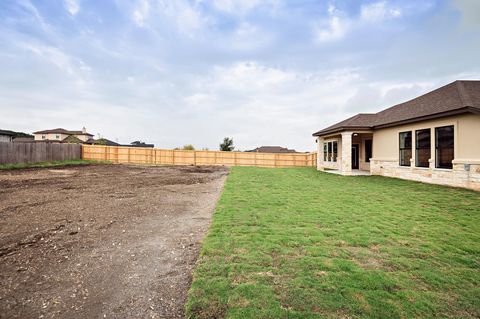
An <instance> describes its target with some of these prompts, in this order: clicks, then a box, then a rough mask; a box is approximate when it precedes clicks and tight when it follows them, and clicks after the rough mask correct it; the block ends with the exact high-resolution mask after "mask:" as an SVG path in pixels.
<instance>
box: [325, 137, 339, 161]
mask: <svg viewBox="0 0 480 319" xmlns="http://www.w3.org/2000/svg"><path fill="white" fill-rule="evenodd" d="M337 155H338V145H337V142H336V141H335V142H327V143H323V160H324V161H325V162H336V161H337Z"/></svg>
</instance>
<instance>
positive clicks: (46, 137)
mask: <svg viewBox="0 0 480 319" xmlns="http://www.w3.org/2000/svg"><path fill="white" fill-rule="evenodd" d="M34 136H35V141H63V140H64V139H66V138H67V137H69V136H70V135H68V134H60V133H59V134H57V133H48V134H34ZM74 136H75V137H77V138H78V139H80V140H82V141H84V142H86V141H87V140H88V139H89V138H90V137H91V136H90V135H84V134H74Z"/></svg>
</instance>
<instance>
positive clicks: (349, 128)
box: [312, 126, 373, 137]
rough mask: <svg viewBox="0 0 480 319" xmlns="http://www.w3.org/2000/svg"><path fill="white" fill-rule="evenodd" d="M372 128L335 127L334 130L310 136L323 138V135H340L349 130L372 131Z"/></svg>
mask: <svg viewBox="0 0 480 319" xmlns="http://www.w3.org/2000/svg"><path fill="white" fill-rule="evenodd" d="M372 129H373V128H372V127H371V126H341V127H336V128H334V129H330V130H326V131H318V132H316V133H313V134H312V136H318V137H321V136H325V135H330V134H333V133H340V132H344V131H351V130H372Z"/></svg>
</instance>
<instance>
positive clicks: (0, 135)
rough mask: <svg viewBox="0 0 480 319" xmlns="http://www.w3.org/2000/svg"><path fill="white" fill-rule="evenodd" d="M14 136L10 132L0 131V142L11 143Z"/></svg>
mask: <svg viewBox="0 0 480 319" xmlns="http://www.w3.org/2000/svg"><path fill="white" fill-rule="evenodd" d="M14 135H15V133H14V132H12V131H6V130H0V142H7V143H8V142H11V141H12V139H13V136H14Z"/></svg>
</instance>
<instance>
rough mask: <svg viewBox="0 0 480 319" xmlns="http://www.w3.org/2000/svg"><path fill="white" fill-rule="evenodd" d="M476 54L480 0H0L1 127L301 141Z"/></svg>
mask: <svg viewBox="0 0 480 319" xmlns="http://www.w3.org/2000/svg"><path fill="white" fill-rule="evenodd" d="M479 55H480V1H478V0H411V1H408V0H397V1H395V0H390V1H389V0H384V1H382V0H381V1H376V0H373V1H357V0H345V1H340V0H338V1H334V0H332V1H323V0H316V1H315V0H292V1H286V0H285V1H283V0H262V1H261V0H210V1H208V0H191V1H189V0H171V1H167V0H102V1H98V0H64V1H62V0H17V1H13V0H1V1H0V129H10V130H16V131H24V132H29V133H31V132H34V131H37V130H44V129H52V128H57V127H62V128H65V129H70V130H80V129H81V128H82V127H84V126H85V127H86V128H87V131H88V132H90V133H92V134H94V135H95V136H97V137H98V136H101V137H105V138H108V139H110V140H113V141H118V142H120V143H130V142H132V141H134V140H141V141H145V142H147V143H154V144H155V146H156V147H159V148H174V147H181V146H183V145H185V144H193V145H194V146H195V147H196V148H197V149H201V148H209V149H212V150H213V149H218V144H219V143H220V142H221V141H222V139H223V138H224V137H225V136H228V137H232V138H233V140H234V145H235V146H236V148H237V149H239V150H247V149H253V148H255V147H257V146H261V145H279V146H283V147H288V148H294V149H296V150H299V151H311V150H314V149H315V140H314V138H313V137H312V133H314V132H315V131H318V130H320V129H322V128H324V127H326V126H329V125H331V124H334V123H336V122H338V121H340V120H343V119H345V118H347V117H350V116H352V115H355V114H357V113H360V112H362V113H367V112H377V111H380V110H382V109H384V108H387V107H389V106H392V105H394V104H397V103H401V102H404V101H406V100H408V99H411V98H414V97H416V96H418V95H420V94H423V93H426V92H428V91H430V90H432V89H435V88H438V87H440V86H442V85H444V84H447V83H449V82H452V81H454V80H457V79H480V63H479V59H478V57H479Z"/></svg>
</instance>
